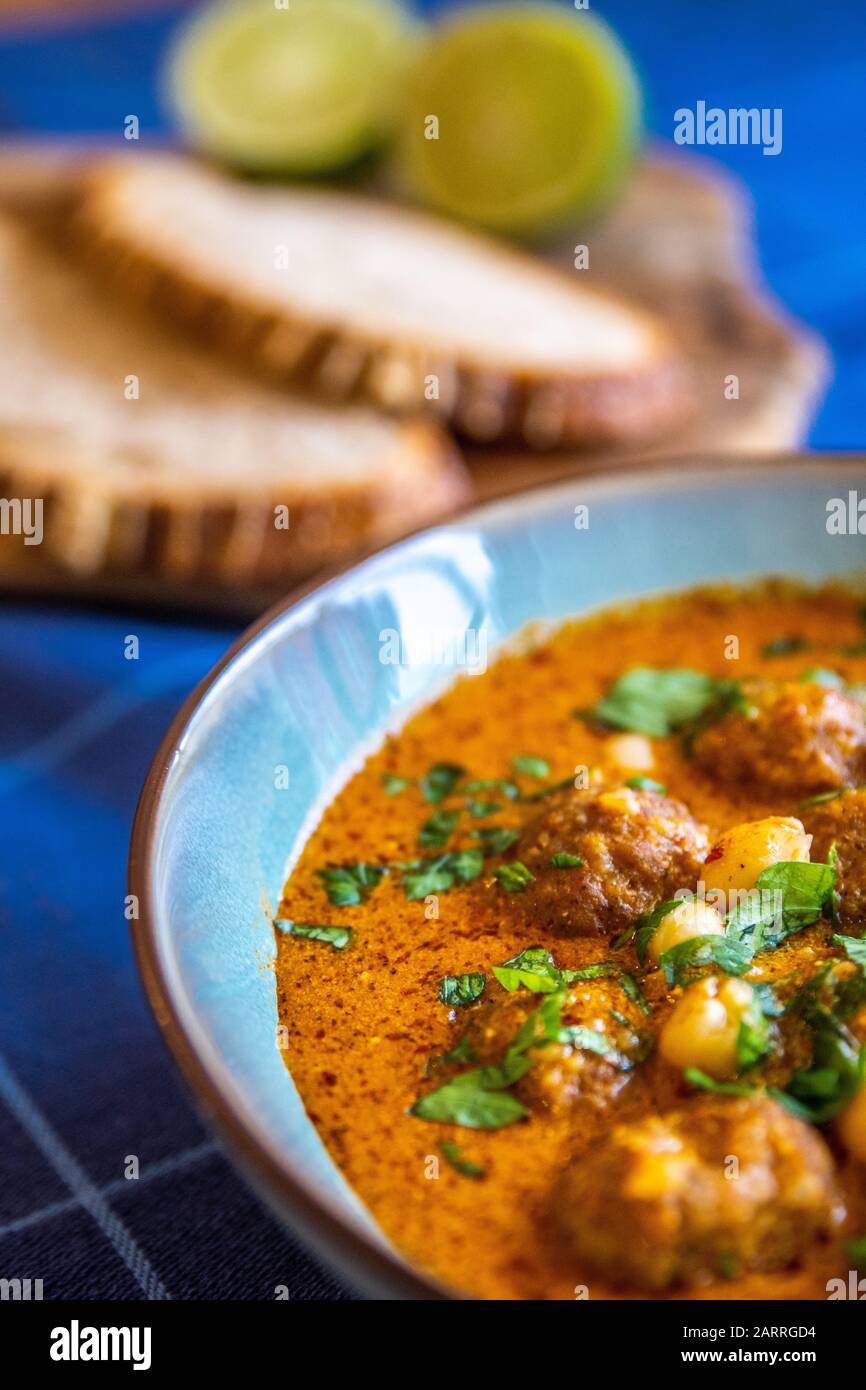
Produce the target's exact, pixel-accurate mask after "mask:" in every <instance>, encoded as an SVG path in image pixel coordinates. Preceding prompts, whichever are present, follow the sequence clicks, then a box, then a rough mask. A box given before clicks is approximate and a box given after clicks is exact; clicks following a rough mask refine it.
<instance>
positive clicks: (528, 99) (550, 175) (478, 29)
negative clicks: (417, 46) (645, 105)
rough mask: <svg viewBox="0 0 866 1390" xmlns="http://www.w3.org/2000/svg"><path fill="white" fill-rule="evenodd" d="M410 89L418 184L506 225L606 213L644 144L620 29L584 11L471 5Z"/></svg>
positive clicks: (524, 227) (455, 206)
mask: <svg viewBox="0 0 866 1390" xmlns="http://www.w3.org/2000/svg"><path fill="white" fill-rule="evenodd" d="M408 87H409V92H410V96H409V98H408V109H407V111H406V116H405V118H404V123H403V138H402V143H401V150H400V171H401V176H402V179H403V182H404V184H405V186H406V188H407V190H408V191H409V192H411V193H412V195H413V196H414V197H416V198H417V199H418V200H419V201H421V202H424V203H426V204H428V205H429V206H431V207H434V208H437V209H439V210H440V211H443V212H447V213H451V214H453V215H454V216H456V217H459V218H462V219H464V220H466V221H470V222H476V223H478V224H480V225H482V226H485V227H488V228H490V229H492V230H496V231H501V232H510V233H514V234H517V235H527V236H531V235H534V234H537V233H540V232H543V231H546V230H549V229H551V228H553V227H555V226H556V225H558V224H560V223H561V222H562V221H564V220H565V218H567V217H568V216H570V215H573V214H580V213H583V212H587V211H592V210H595V209H596V208H597V207H598V206H599V205H600V204H602V203H604V202H605V201H606V199H607V198H608V197H609V196H610V195H611V194H612V193H613V192H614V191H615V189H616V187H617V186H618V184H619V182H620V181H621V179H622V177H623V176H624V174H625V173H626V171H627V169H628V166H629V163H630V160H631V157H632V155H633V152H634V149H635V145H636V142H637V136H638V130H639V124H640V91H639V87H638V83H637V79H636V77H635V74H634V71H633V69H632V67H631V64H630V63H629V60H628V58H627V57H626V55H625V53H624V51H623V49H622V48H621V47H620V45H619V44H618V42H617V41H616V39H615V38H614V37H613V36H612V34H611V33H610V31H609V30H608V29H606V28H605V27H604V26H603V25H602V24H601V23H600V22H599V21H597V20H595V19H593V18H590V16H589V15H587V14H586V13H584V12H568V11H565V10H561V9H555V8H553V7H552V6H547V5H539V6H532V7H530V6H527V5H514V6H505V7H499V6H498V7H496V8H495V9H486V8H478V9H472V10H470V11H464V12H463V13H462V14H460V15H458V16H457V18H455V19H454V20H453V21H451V22H450V23H449V24H447V25H446V26H445V27H443V28H442V29H441V30H440V31H439V33H438V34H437V35H436V36H434V38H433V39H432V41H431V42H430V43H429V45H428V46H427V48H426V50H425V52H424V54H423V55H422V57H421V58H420V60H419V61H418V63H417V65H416V67H415V69H414V70H413V72H412V74H411V80H410V82H409V84H408ZM434 117H435V121H436V122H438V130H437V126H436V124H435V123H434V121H433V120H432V118H434ZM431 134H435V136H437V137H438V138H431Z"/></svg>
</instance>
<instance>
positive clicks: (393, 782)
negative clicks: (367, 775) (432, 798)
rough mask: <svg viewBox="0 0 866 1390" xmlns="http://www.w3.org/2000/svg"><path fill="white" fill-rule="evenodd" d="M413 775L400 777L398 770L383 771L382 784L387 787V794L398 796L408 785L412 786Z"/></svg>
mask: <svg viewBox="0 0 866 1390" xmlns="http://www.w3.org/2000/svg"><path fill="white" fill-rule="evenodd" d="M411 785H412V778H411V777H398V776H397V774H396V772H383V773H382V786H383V787H384V788H385V795H386V796H397V795H398V794H399V793H400V792H404V791H405V790H406V788H407V787H411Z"/></svg>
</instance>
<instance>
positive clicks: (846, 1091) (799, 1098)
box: [779, 1004, 866, 1125]
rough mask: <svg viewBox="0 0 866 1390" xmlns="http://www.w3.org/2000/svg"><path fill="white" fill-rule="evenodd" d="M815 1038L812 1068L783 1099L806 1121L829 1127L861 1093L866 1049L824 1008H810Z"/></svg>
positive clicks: (809, 1020)
mask: <svg viewBox="0 0 866 1390" xmlns="http://www.w3.org/2000/svg"><path fill="white" fill-rule="evenodd" d="M805 1019H806V1023H807V1025H808V1027H809V1029H810V1032H811V1034H812V1065H811V1067H809V1068H808V1069H806V1070H803V1071H798V1072H795V1073H794V1075H793V1076H792V1077H791V1080H790V1081H789V1082H788V1085H787V1087H786V1089H785V1091H783V1092H780V1094H779V1098H781V1097H782V1096H785V1097H787V1099H788V1100H789V1101H793V1107H791V1108H796V1107H798V1108H799V1113H800V1115H801V1116H802V1118H804V1119H808V1120H811V1121H812V1123H813V1124H819V1125H820V1124H825V1123H826V1122H827V1121H828V1120H832V1119H833V1117H834V1116H835V1115H838V1114H839V1112H840V1110H844V1109H845V1107H846V1105H848V1103H849V1101H851V1100H852V1099H853V1097H854V1096H855V1095H856V1094H857V1092H858V1091H859V1089H860V1087H861V1085H862V1083H863V1073H864V1068H866V1048H863V1047H861V1045H860V1043H859V1042H858V1040H857V1039H856V1038H855V1036H854V1034H853V1033H851V1032H850V1030H849V1029H848V1028H847V1027H846V1026H845V1024H844V1023H843V1022H842V1020H841V1018H839V1017H838V1016H837V1015H836V1014H835V1013H833V1012H832V1011H831V1010H830V1009H828V1008H826V1007H825V1006H824V1005H823V1004H813V1005H811V1006H807V1008H806V1010H805Z"/></svg>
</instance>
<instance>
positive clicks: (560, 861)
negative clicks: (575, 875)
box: [550, 851, 583, 869]
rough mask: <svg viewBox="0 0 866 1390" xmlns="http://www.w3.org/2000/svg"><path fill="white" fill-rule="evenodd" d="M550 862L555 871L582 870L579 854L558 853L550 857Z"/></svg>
mask: <svg viewBox="0 0 866 1390" xmlns="http://www.w3.org/2000/svg"><path fill="white" fill-rule="evenodd" d="M550 862H551V864H552V865H553V867H554V868H555V869H582V868H583V860H582V859H581V857H580V855H579V854H566V853H565V852H564V851H560V852H559V853H558V854H552V855H551V856H550Z"/></svg>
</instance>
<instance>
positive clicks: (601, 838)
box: [515, 787, 707, 936]
mask: <svg viewBox="0 0 866 1390" xmlns="http://www.w3.org/2000/svg"><path fill="white" fill-rule="evenodd" d="M706 852H707V836H706V832H705V830H704V827H703V826H702V825H699V824H698V822H697V821H696V820H695V819H694V817H693V816H692V814H691V812H690V811H689V809H688V807H687V806H684V805H683V803H682V802H681V801H674V800H672V799H671V798H670V797H667V796H662V795H661V794H660V793H658V792H651V791H635V790H632V789H631V788H630V787H620V788H617V789H615V790H609V789H608V790H605V789H600V790H599V789H597V788H593V789H592V790H590V791H581V792H571V793H569V794H568V795H567V796H565V797H563V798H561V799H559V800H557V801H556V802H551V804H550V805H549V806H547V807H546V809H545V810H544V812H543V813H542V814H541V815H539V816H537V817H536V818H535V819H534V820H533V821H531V822H530V823H529V824H528V825H527V826H525V828H524V830H523V833H522V835H521V837H520V842H519V845H518V848H517V851H516V855H517V858H518V859H520V860H521V862H522V863H524V864H525V865H526V867H527V869H529V870H530V871H531V872H532V874H534V876H535V877H534V881H533V882H530V883H528V884H527V886H526V890H525V892H523V893H521V894H520V895H519V898H520V907H521V908H522V909H523V911H524V912H525V913H526V914H527V915H528V916H529V917H530V918H531V920H532V921H533V922H534V923H535V924H537V925H538V926H542V927H547V928H548V929H550V930H552V931H557V932H559V933H561V934H563V935H567V936H597V935H600V934H602V933H604V934H609V935H616V934H618V933H620V932H622V931H624V930H625V928H626V927H629V926H631V924H632V923H633V922H634V921H635V919H636V918H638V917H640V916H641V914H642V913H644V912H648V911H649V910H650V908H653V907H655V906H656V905H657V904H658V903H659V902H662V901H664V900H665V899H666V898H670V897H672V896H673V894H674V893H675V892H676V891H677V889H679V888H693V887H694V885H695V883H696V882H697V879H698V876H699V873H700V868H701V863H702V861H703V858H704V856H705V855H706ZM556 854H569V855H576V856H577V857H578V858H580V859H581V860H582V864H581V865H580V866H579V867H574V868H565V869H563V868H557V867H556V865H555V864H554V863H552V862H551V858H552V856H553V855H556ZM515 896H517V895H515Z"/></svg>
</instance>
